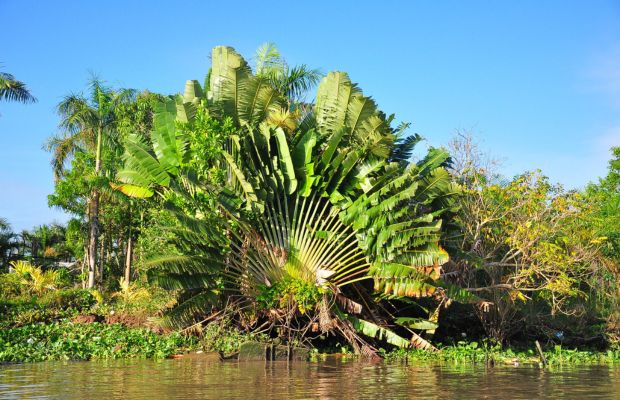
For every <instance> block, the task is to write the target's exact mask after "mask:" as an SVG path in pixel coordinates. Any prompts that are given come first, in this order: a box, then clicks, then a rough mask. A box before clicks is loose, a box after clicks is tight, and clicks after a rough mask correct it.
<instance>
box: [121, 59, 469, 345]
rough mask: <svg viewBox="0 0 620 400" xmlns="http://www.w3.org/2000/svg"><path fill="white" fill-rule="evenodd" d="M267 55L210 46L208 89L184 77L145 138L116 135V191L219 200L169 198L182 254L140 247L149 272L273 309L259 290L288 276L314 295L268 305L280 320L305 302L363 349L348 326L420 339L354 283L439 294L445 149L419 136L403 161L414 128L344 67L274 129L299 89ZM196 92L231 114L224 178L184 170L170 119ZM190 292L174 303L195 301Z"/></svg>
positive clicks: (179, 115)
mask: <svg viewBox="0 0 620 400" xmlns="http://www.w3.org/2000/svg"><path fill="white" fill-rule="evenodd" d="M273 58H274V57H273V56H269V57H262V60H263V61H261V63H262V64H259V65H258V66H257V72H258V74H257V75H255V74H253V73H252V72H251V70H250V68H249V66H248V64H247V63H246V62H245V60H243V58H241V56H240V55H238V54H237V53H236V52H235V51H234V50H233V49H231V48H228V47H217V48H215V49H214V50H213V53H212V60H213V66H212V70H211V74H210V80H209V93H210V97H209V98H208V99H207V98H206V96H205V95H204V90H202V88H200V86H199V85H198V83H197V82H196V81H190V82H188V83H187V84H186V91H185V93H184V95H183V96H177V97H173V98H169V99H167V100H165V101H164V102H162V103H161V104H159V106H158V107H156V113H155V116H154V131H153V133H152V137H151V141H150V143H147V142H146V141H144V140H143V139H141V138H140V137H139V136H137V135H136V136H130V137H129V138H128V140H127V141H126V143H125V145H126V155H125V158H126V164H125V169H124V170H123V171H121V172H119V174H118V179H119V180H120V181H122V182H124V183H123V184H122V185H119V186H118V188H119V189H120V190H121V191H123V192H124V193H126V194H128V195H130V196H133V197H150V196H152V195H154V194H155V193H159V194H162V195H163V194H170V192H174V193H176V194H177V195H178V196H179V198H183V199H187V201H191V199H193V198H194V197H195V195H196V194H197V193H214V194H215V195H216V197H217V198H218V199H219V200H220V211H219V213H213V212H211V213H210V212H208V211H205V210H201V209H200V205H199V204H197V205H196V208H195V209H196V210H197V211H196V212H195V213H194V214H193V215H188V214H187V213H186V211H185V210H183V209H180V208H178V207H174V206H173V205H171V209H172V210H173V212H174V214H175V215H176V217H177V220H178V222H179V224H178V228H175V232H176V235H177V241H176V244H177V245H178V248H179V250H180V252H181V254H180V255H170V254H167V255H162V257H160V258H156V259H154V260H152V261H151V262H150V264H151V265H152V266H153V267H154V268H153V269H152V270H151V272H152V273H153V277H154V278H155V279H157V280H158V281H159V283H160V284H161V285H162V286H164V287H167V288H171V289H173V288H174V289H187V290H194V291H195V290H200V289H201V288H202V289H207V291H206V292H203V293H202V295H200V296H203V297H202V299H203V300H204V299H208V298H210V296H212V291H211V290H215V289H216V288H217V285H218V282H219V283H220V284H222V283H223V284H224V286H225V288H226V290H227V291H228V293H237V294H241V295H242V296H243V297H244V298H245V299H249V301H250V302H254V303H257V302H260V301H263V303H264V302H265V300H264V299H265V298H266V297H267V298H268V299H267V303H268V304H270V306H269V307H275V308H279V306H278V304H279V305H280V306H281V305H282V304H283V303H282V300H283V299H279V301H275V302H269V296H272V295H273V293H274V290H273V288H276V289H278V288H280V289H282V288H283V290H281V291H280V292H281V294H282V293H290V290H293V289H291V288H290V287H287V286H286V285H292V286H294V287H296V288H298V289H299V288H303V290H304V294H305V295H307V296H309V297H310V298H311V299H312V301H311V302H310V304H308V303H303V304H302V303H300V302H297V301H296V300H295V301H293V304H294V306H293V307H292V308H290V309H288V311H287V312H284V313H283V312H281V311H282V310H275V311H274V312H272V313H269V315H270V316H271V317H270V318H274V319H275V320H276V321H275V322H277V323H278V324H281V325H282V326H283V327H285V328H286V327H288V328H290V320H291V319H290V318H289V317H290V316H291V313H297V314H299V313H301V314H303V315H307V314H306V311H308V308H310V309H311V310H312V312H310V314H311V315H312V316H310V317H307V318H309V322H311V323H317V324H318V325H319V326H320V329H321V330H323V331H330V330H335V331H337V332H340V333H341V334H342V335H343V336H344V337H345V338H346V339H347V340H348V341H349V342H350V343H351V344H352V345H353V346H354V348H355V349H356V350H357V351H359V352H361V353H368V352H369V351H370V352H372V349H371V348H370V346H369V345H368V343H366V342H365V341H364V340H363V339H362V338H361V337H360V336H359V335H358V334H357V333H355V332H356V331H357V332H359V333H361V334H362V335H366V336H371V337H374V338H377V339H385V340H387V341H388V342H390V343H392V344H394V345H397V346H401V347H407V346H410V345H411V344H410V343H413V344H414V345H417V346H419V347H426V348H429V347H431V345H430V344H429V343H428V342H426V341H424V340H423V339H422V338H421V337H420V336H418V335H416V334H415V333H413V332H411V335H412V338H411V342H410V341H409V340H406V339H404V338H402V337H401V336H398V335H396V334H395V333H393V332H391V331H390V330H388V329H387V327H386V326H385V324H383V323H381V321H380V320H378V319H375V318H374V316H373V315H376V314H375V313H374V311H376V310H375V309H376V306H374V305H372V304H371V303H372V300H371V297H370V296H369V295H368V293H367V294H363V293H365V292H366V289H367V287H366V286H360V285H359V282H360V281H367V280H371V281H374V291H375V292H376V293H377V295H379V296H383V297H384V298H399V297H428V296H431V295H434V296H439V297H441V296H446V294H445V292H447V291H448V289H452V288H449V287H448V285H447V284H446V283H444V282H442V281H440V280H439V277H440V266H441V264H443V263H445V262H446V261H447V260H448V255H447V253H446V252H445V251H444V250H443V249H442V248H441V246H440V245H439V239H440V232H441V223H442V220H441V215H442V213H443V212H445V211H446V210H450V209H451V208H452V207H453V204H452V203H453V197H454V196H453V194H454V193H455V192H456V190H457V188H456V186H455V185H454V184H453V183H452V181H451V178H450V175H449V174H448V172H447V171H446V168H445V167H446V165H447V163H448V162H449V157H448V154H447V153H446V152H445V151H444V150H441V149H431V151H429V153H428V155H427V156H426V157H424V158H423V159H422V160H421V161H419V162H418V163H410V162H409V160H408V158H409V155H410V154H411V150H412V148H413V146H415V144H416V143H417V142H418V141H419V137H417V136H413V137H412V139H406V138H404V137H403V133H402V130H403V129H404V128H405V127H406V125H402V126H401V127H400V128H397V129H394V128H392V127H391V125H390V124H391V122H392V118H391V117H390V118H388V117H386V116H385V114H384V113H382V112H381V111H379V109H378V108H377V106H376V104H375V102H374V101H373V100H372V99H371V98H370V97H367V96H364V94H363V93H362V91H361V90H360V89H359V88H358V87H357V86H356V85H355V84H354V83H352V82H351V80H350V79H349V77H348V75H347V74H345V73H342V72H332V73H330V74H328V75H327V76H326V77H325V78H324V79H323V80H322V82H321V84H320V86H319V88H318V92H317V95H316V100H315V102H314V106H313V107H312V109H311V112H309V113H308V114H307V115H306V116H305V118H304V121H303V123H299V121H298V120H297V121H294V122H295V123H294V124H291V125H289V126H288V127H289V128H292V129H291V131H292V132H285V127H283V126H281V125H280V124H279V123H277V121H275V120H274V118H272V116H273V114H274V113H277V112H279V111H280V110H281V109H282V107H286V106H287V105H290V104H294V103H295V101H296V100H295V98H296V95H297V93H298V92H297V91H296V90H291V88H290V87H289V86H286V85H280V86H278V85H274V84H273V83H269V82H268V81H267V80H266V79H265V74H266V75H267V76H268V75H269V73H268V72H265V71H269V70H270V68H272V66H271V64H270V63H265V62H264V60H265V59H273ZM302 87H303V85H302ZM298 88H299V87H298ZM205 104H206V107H208V112H209V115H214V116H219V117H229V118H231V119H232V120H233V121H234V122H235V123H236V124H237V133H236V134H235V135H234V136H233V137H231V138H229V139H228V140H227V141H226V142H225V143H222V146H223V149H224V150H223V153H222V161H224V162H225V165H226V167H227V170H228V179H227V182H226V184H225V187H224V188H214V187H210V186H209V184H208V183H205V182H200V181H199V180H197V179H196V178H195V177H196V173H195V171H192V167H191V165H188V164H187V163H185V162H184V161H183V160H185V159H188V158H190V157H188V154H187V152H188V151H190V150H188V149H189V148H188V146H187V145H186V143H187V140H188V139H187V138H186V137H184V136H183V135H184V134H183V130H181V129H178V127H177V126H176V125H175V123H174V121H175V119H177V120H180V121H190V123H191V121H192V118H193V116H195V115H196V110H197V109H198V107H201V105H202V106H204V105H205ZM192 204H193V203H192ZM231 221H232V223H231ZM291 282H292V283H291ZM294 290H297V289H294ZM370 290H373V289H372V288H371V289H370ZM275 292H276V295H277V292H278V290H275ZM283 295H284V294H283ZM351 296H357V297H356V300H357V301H359V303H358V302H357V301H354V300H353V299H352V298H351ZM199 298H200V297H199V296H195V297H193V298H192V299H191V302H190V304H188V305H185V306H184V305H181V306H180V308H181V309H184V307H185V310H190V311H191V313H195V311H196V304H198V303H197V302H198V299H199ZM258 299H262V300H260V301H259V300H258ZM289 300H290V298H289ZM285 303H287V304H290V303H291V302H290V301H288V302H285ZM361 303H364V304H365V311H362V308H363V307H362V304H361ZM315 311H316V312H315ZM352 314H357V316H354V315H352ZM293 319H295V320H297V319H296V318H293ZM302 319H303V316H302V317H300V318H299V320H302ZM180 321H182V322H187V319H186V318H184V317H182V318H180ZM304 321H308V319H306V320H304ZM317 321H318V322H317ZM334 321H338V322H335V323H334ZM298 328H299V327H298ZM304 329H305V328H303V327H302V328H301V329H299V331H304ZM291 331H292V330H289V332H291Z"/></svg>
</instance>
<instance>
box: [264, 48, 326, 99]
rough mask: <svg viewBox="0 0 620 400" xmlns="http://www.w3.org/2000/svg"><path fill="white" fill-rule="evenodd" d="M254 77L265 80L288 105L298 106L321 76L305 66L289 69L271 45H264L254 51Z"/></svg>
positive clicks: (316, 70) (276, 49)
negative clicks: (281, 95)
mask: <svg viewBox="0 0 620 400" xmlns="http://www.w3.org/2000/svg"><path fill="white" fill-rule="evenodd" d="M255 63H256V66H255V75H256V76H257V77H259V78H265V79H267V80H268V82H269V83H270V84H271V86H272V87H273V88H274V89H276V90H277V91H278V92H279V93H282V94H284V95H285V96H286V99H287V100H288V101H289V103H290V105H294V104H299V103H300V102H301V101H303V100H304V96H305V94H306V93H307V92H308V91H309V90H311V89H312V88H313V87H315V86H316V85H317V84H318V83H319V81H320V80H321V78H322V77H323V75H322V74H321V72H320V71H319V70H318V69H311V68H309V67H308V66H307V65H305V64H301V65H296V66H293V67H290V66H289V65H288V63H287V62H286V61H285V60H284V58H282V56H281V55H280V51H279V50H278V48H277V47H276V45H275V44H273V43H264V44H263V45H261V46H260V47H259V48H258V49H257V50H256V55H255Z"/></svg>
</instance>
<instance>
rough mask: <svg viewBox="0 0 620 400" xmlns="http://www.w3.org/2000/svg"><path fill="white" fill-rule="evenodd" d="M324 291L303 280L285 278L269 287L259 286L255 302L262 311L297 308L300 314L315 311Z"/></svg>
mask: <svg viewBox="0 0 620 400" xmlns="http://www.w3.org/2000/svg"><path fill="white" fill-rule="evenodd" d="M325 292H326V291H325V289H323V288H320V287H317V286H316V284H314V283H311V282H307V281H305V280H303V279H294V278H285V279H283V280H280V281H277V282H276V283H274V284H273V285H271V286H267V285H260V286H259V287H258V295H257V296H256V302H257V303H258V305H259V307H260V308H261V309H263V310H271V309H286V308H289V307H291V306H295V307H297V309H298V310H299V312H300V313H301V314H305V313H306V312H307V311H312V310H314V309H315V307H316V306H317V304H318V303H319V302H320V301H321V300H322V299H323V294H325Z"/></svg>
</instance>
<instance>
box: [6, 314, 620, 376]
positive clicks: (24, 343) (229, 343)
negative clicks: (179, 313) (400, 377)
mask: <svg viewBox="0 0 620 400" xmlns="http://www.w3.org/2000/svg"><path fill="white" fill-rule="evenodd" d="M250 340H251V341H263V342H267V338H266V337H263V336H260V335H253V334H247V333H242V332H239V331H237V330H234V329H225V330H223V329H221V327H219V326H216V325H214V326H213V327H212V328H209V327H207V329H205V331H204V332H203V334H202V336H201V337H200V338H199V337H197V336H189V335H182V334H180V333H178V332H173V333H155V332H153V331H151V330H148V329H145V328H130V327H127V326H124V325H122V324H106V323H100V322H93V323H74V322H71V321H60V322H53V323H49V324H30V325H25V326H21V327H18V328H12V329H3V330H0V362H2V363H6V362H10V363H14V362H39V361H53V360H92V359H124V358H153V359H163V358H169V357H172V356H175V355H180V354H188V353H196V352H202V351H205V352H207V351H215V352H220V353H223V354H232V353H234V352H235V351H237V350H238V348H239V346H240V345H241V344H242V343H244V342H246V341H250ZM310 354H311V356H310V358H311V359H313V360H321V359H323V358H326V357H329V356H330V355H334V354H336V355H339V356H341V357H344V358H348V359H349V358H350V359H355V358H356V356H355V355H353V354H352V353H351V351H350V350H349V349H348V348H347V347H340V348H338V349H337V350H334V349H329V350H326V349H313V350H312V351H311V352H310ZM380 354H381V356H382V357H384V358H385V359H386V360H387V361H401V362H410V363H418V362H419V363H422V362H440V363H452V364H481V363H484V364H491V365H494V364H513V365H520V364H538V363H539V362H540V358H539V356H538V355H537V353H536V351H535V349H534V348H533V347H532V348H531V349H511V348H504V349H502V348H501V347H499V346H489V345H486V344H483V345H480V344H478V343H477V342H469V343H467V342H459V343H457V344H455V345H450V346H440V347H439V351H436V352H431V351H424V350H413V349H410V350H402V349H400V350H391V351H390V350H381V351H380ZM544 356H545V358H546V360H547V362H548V363H549V365H563V364H570V365H575V364H606V363H620V348H611V349H608V350H606V351H592V350H585V349H582V350H577V349H570V348H565V347H562V346H559V345H556V346H553V347H549V348H546V349H545V351H544Z"/></svg>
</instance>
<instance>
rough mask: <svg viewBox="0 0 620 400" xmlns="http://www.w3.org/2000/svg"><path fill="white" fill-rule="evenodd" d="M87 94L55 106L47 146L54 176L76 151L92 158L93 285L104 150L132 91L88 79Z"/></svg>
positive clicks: (110, 143)
mask: <svg viewBox="0 0 620 400" xmlns="http://www.w3.org/2000/svg"><path fill="white" fill-rule="evenodd" d="M89 91H90V93H89V95H90V96H89V97H84V96H83V95H81V94H74V95H70V96H67V97H65V98H64V99H63V100H62V101H61V102H60V103H59V104H58V107H57V110H58V114H59V116H60V119H61V121H60V124H59V127H60V129H61V132H60V133H59V134H57V135H54V136H52V137H51V138H50V139H49V141H48V143H47V145H46V147H47V149H48V150H49V151H51V152H52V162H51V163H52V167H53V169H54V174H55V176H56V179H60V178H61V177H62V176H63V175H64V173H65V165H66V164H67V163H68V162H69V161H70V160H71V159H72V156H73V155H74V154H75V153H77V152H85V153H88V154H90V155H92V156H93V158H94V177H95V178H96V179H95V183H94V186H93V188H92V190H91V193H90V197H89V200H88V213H87V214H88V218H89V226H90V228H89V244H88V255H87V257H88V266H89V267H88V287H89V288H91V287H93V286H94V285H95V274H96V265H97V263H96V261H97V260H96V258H97V241H98V236H99V201H100V187H99V186H98V184H99V183H100V180H99V181H98V178H101V176H102V169H103V165H102V160H103V152H104V151H105V150H106V149H107V150H109V149H111V148H114V147H115V146H117V145H118V136H119V135H118V132H117V126H116V123H117V111H118V110H119V108H120V107H121V106H122V104H123V103H127V102H129V101H132V100H133V99H134V97H135V91H134V90H131V89H122V90H117V91H115V90H112V89H110V88H108V87H106V86H105V85H104V84H103V83H102V82H101V81H100V80H98V79H96V78H93V79H92V80H91V81H90V82H89Z"/></svg>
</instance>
